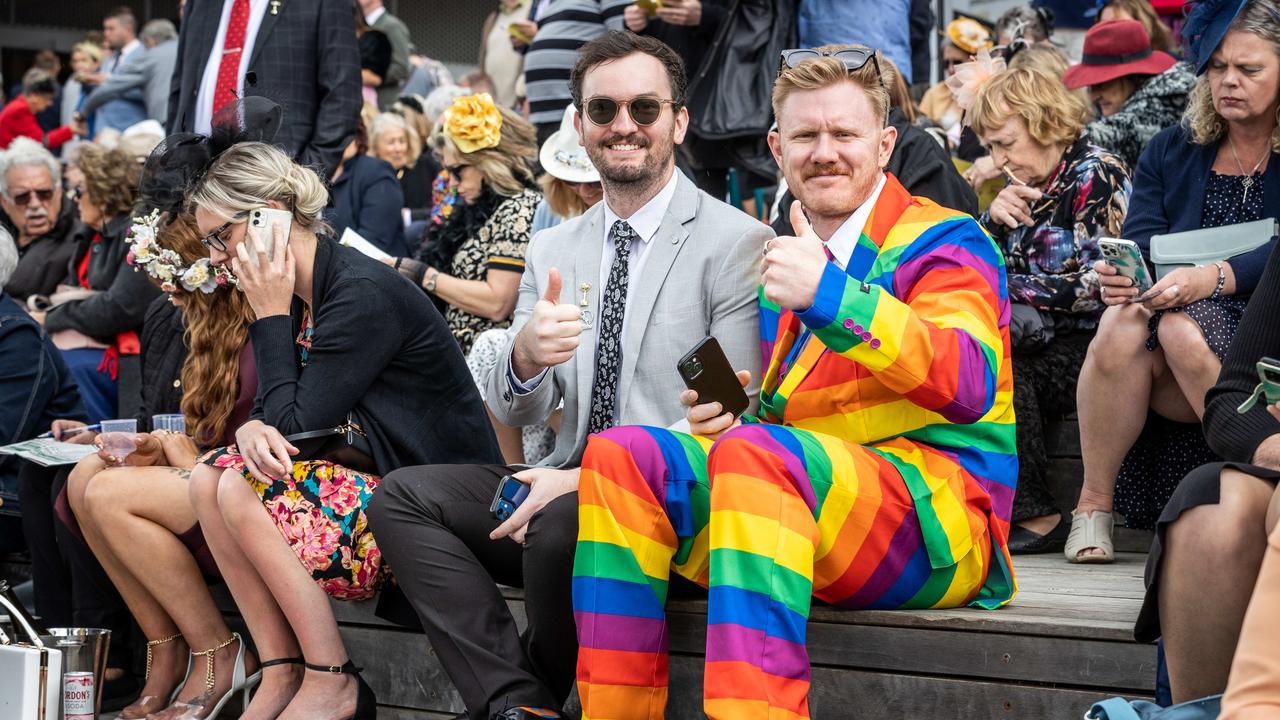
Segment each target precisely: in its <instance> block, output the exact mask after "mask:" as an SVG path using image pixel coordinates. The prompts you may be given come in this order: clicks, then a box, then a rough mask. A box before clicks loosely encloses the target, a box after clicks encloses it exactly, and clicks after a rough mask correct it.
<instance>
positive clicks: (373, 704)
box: [302, 660, 378, 720]
mask: <svg viewBox="0 0 1280 720" xmlns="http://www.w3.org/2000/svg"><path fill="white" fill-rule="evenodd" d="M302 666H303V667H304V668H306V669H308V670H314V671H316V672H327V673H333V674H335V675H339V674H340V675H355V676H356V711H355V712H354V713H352V714H351V715H349V716H348V717H347V718H346V719H345V720H376V718H377V717H378V698H377V697H376V696H375V695H374V694H373V688H371V687H369V683H367V682H365V681H364V678H363V677H361V676H360V671H361V670H362V669H363V668H358V667H356V664H355V663H353V662H351V661H350V660H348V661H346V662H345V663H343V664H342V665H313V664H311V663H309V662H304V663H302Z"/></svg>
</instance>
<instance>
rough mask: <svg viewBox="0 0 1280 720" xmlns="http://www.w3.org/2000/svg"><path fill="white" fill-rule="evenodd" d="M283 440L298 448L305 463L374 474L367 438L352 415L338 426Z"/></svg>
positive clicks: (370, 449) (287, 436)
mask: <svg viewBox="0 0 1280 720" xmlns="http://www.w3.org/2000/svg"><path fill="white" fill-rule="evenodd" d="M284 439H285V440H288V441H289V442H290V443H291V444H293V446H294V447H296V448H298V450H299V457H301V458H304V459H306V460H325V461H327V462H331V463H334V464H335V465H341V466H342V467H345V468H350V469H351V470H355V471H357V472H362V473H367V474H370V475H376V474H378V464H377V463H376V462H375V461H374V459H373V449H372V447H371V446H370V445H369V435H368V433H366V432H365V430H364V428H363V427H361V426H360V423H358V422H356V420H355V417H354V416H353V415H352V413H347V421H346V422H345V423H343V424H342V425H338V426H336V427H330V428H324V429H321V430H306V431H303V432H300V433H294V434H292V435H285V436H284Z"/></svg>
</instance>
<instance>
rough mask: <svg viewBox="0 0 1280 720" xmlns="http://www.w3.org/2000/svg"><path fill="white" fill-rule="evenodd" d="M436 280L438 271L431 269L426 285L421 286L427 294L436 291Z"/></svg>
mask: <svg viewBox="0 0 1280 720" xmlns="http://www.w3.org/2000/svg"><path fill="white" fill-rule="evenodd" d="M438 279H440V271H439V270H436V269H434V268H433V269H432V270H431V274H430V275H429V276H427V284H426V285H423V287H424V288H426V289H427V292H429V293H433V292H435V291H436V280H438Z"/></svg>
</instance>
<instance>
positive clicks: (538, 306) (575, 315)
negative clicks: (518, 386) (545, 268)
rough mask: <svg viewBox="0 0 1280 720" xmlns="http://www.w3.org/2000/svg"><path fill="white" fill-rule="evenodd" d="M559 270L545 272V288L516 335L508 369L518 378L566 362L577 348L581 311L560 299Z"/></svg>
mask: <svg viewBox="0 0 1280 720" xmlns="http://www.w3.org/2000/svg"><path fill="white" fill-rule="evenodd" d="M562 284H563V283H562V281H561V279H560V271H559V270H558V269H556V268H551V271H550V272H548V273H547V289H546V291H545V292H544V293H542V297H541V298H538V302H537V303H535V304H534V306H533V315H532V316H531V317H530V318H529V322H527V323H525V326H524V327H523V328H521V329H520V334H519V335H517V336H516V342H515V347H513V348H512V350H511V369H512V370H513V371H514V372H515V374H516V377H518V378H520V380H521V381H528V380H531V379H532V378H533V377H534V376H536V375H537V374H538V373H540V372H542V371H543V369H544V368H549V367H553V366H555V365H559V364H561V363H563V362H567V361H568V360H569V358H571V357H573V353H574V351H575V350H577V349H578V343H579V336H580V335H582V310H581V309H580V308H579V307H578V306H577V305H569V304H564V303H561V302H560V290H561V286H562Z"/></svg>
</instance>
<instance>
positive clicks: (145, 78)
mask: <svg viewBox="0 0 1280 720" xmlns="http://www.w3.org/2000/svg"><path fill="white" fill-rule="evenodd" d="M177 59H178V40H177V39H176V38H175V39H173V40H166V41H164V42H162V43H160V44H159V45H156V46H155V47H153V48H148V49H146V50H144V51H142V52H138V53H134V54H132V55H130V56H129V59H127V60H125V61H124V63H122V64H121V65H120V67H119V68H118V69H117V70H116V71H115V73H113V74H112V75H111V76H110V77H108V78H107V80H106V82H104V83H102V84H101V85H99V86H98V88H97V89H96V90H94V91H93V92H92V93H89V97H88V98H87V99H86V100H85V101H84V106H83V107H81V108H80V112H81V114H83V115H84V116H85V117H88V116H89V115H90V114H91V113H93V112H94V111H95V110H97V109H98V108H99V107H101V106H102V105H104V104H106V103H108V102H110V101H112V100H116V99H118V98H120V97H122V96H124V94H125V93H127V92H129V91H131V90H142V91H143V95H144V97H145V99H146V103H147V117H148V118H151V119H152V120H155V121H156V122H158V123H160V124H162V125H163V124H164V121H165V119H166V118H167V117H168V115H169V85H170V83H171V82H172V80H173V64H174V62H176V61H177Z"/></svg>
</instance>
